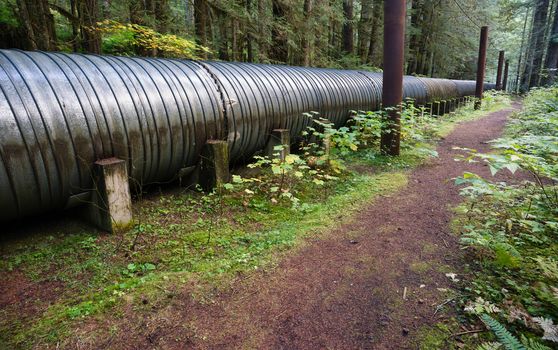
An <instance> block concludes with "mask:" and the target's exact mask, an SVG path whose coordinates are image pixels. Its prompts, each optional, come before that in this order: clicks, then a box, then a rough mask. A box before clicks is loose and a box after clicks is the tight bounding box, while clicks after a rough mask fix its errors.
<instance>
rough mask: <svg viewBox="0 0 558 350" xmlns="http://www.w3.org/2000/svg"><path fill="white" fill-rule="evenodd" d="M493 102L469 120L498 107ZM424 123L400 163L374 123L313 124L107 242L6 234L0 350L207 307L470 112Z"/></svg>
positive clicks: (338, 217)
mask: <svg viewBox="0 0 558 350" xmlns="http://www.w3.org/2000/svg"><path fill="white" fill-rule="evenodd" d="M495 99H496V100H495V102H493V103H492V106H491V107H488V106H487V107H486V108H485V109H484V112H482V113H481V112H478V113H477V112H474V113H473V115H474V118H477V117H480V116H482V115H483V114H486V113H487V111H490V110H493V109H496V108H501V107H502V106H504V105H505V104H506V103H507V100H506V98H505V97H503V96H500V97H496V98H495ZM421 114H422V111H421V110H419V109H416V108H414V107H412V106H408V107H407V108H406V109H405V111H404V116H403V122H404V127H403V135H402V155H401V157H399V158H392V157H386V156H382V155H380V154H379V153H378V152H377V151H376V150H377V146H378V145H377V143H378V140H377V136H378V135H379V128H380V127H381V115H380V114H377V113H361V114H357V115H356V116H355V121H354V122H353V124H352V126H351V125H350V126H348V127H346V128H340V129H333V127H332V126H331V125H329V124H328V123H327V121H324V122H319V121H318V122H317V124H315V125H314V126H313V127H311V128H309V129H308V130H307V131H306V133H307V134H306V135H304V136H306V138H305V140H306V141H304V142H303V143H302V145H301V150H302V151H301V153H300V154H296V155H295V154H293V155H289V156H287V157H286V158H285V159H284V160H283V161H281V160H277V159H275V158H267V157H257V158H256V159H255V160H254V162H253V163H252V164H251V165H250V166H249V167H250V168H251V170H250V171H248V172H247V171H241V172H240V173H239V174H236V175H235V176H233V178H232V181H231V182H230V183H228V184H226V185H225V186H223V188H222V189H221V190H219V191H215V192H212V193H209V194H204V193H202V192H200V191H198V190H196V189H181V188H179V189H176V188H174V189H163V190H161V193H159V194H154V193H151V194H144V195H143V196H140V198H139V199H138V200H137V201H136V202H135V203H134V211H135V218H136V223H135V225H134V227H133V229H131V230H129V231H127V232H124V233H121V234H118V235H109V234H105V233H102V232H98V231H96V230H94V229H91V228H90V227H88V226H86V225H85V224H83V223H81V222H79V221H75V220H74V219H71V218H68V217H58V218H54V219H52V221H49V223H48V224H45V225H43V224H41V225H39V224H37V225H33V224H30V225H29V226H25V225H24V228H23V229H22V228H18V229H17V230H15V229H14V230H15V231H18V230H20V232H15V233H14V234H12V235H11V236H12V237H11V238H9V239H7V240H5V241H3V242H2V250H1V252H2V259H1V260H0V271H1V272H2V274H3V276H4V277H5V282H6V283H5V285H6V287H5V288H7V289H8V290H15V291H18V292H21V286H22V285H23V286H26V287H24V288H23V289H24V290H25V293H27V295H28V296H27V298H28V300H27V301H26V302H25V307H24V308H22V305H21V304H11V305H9V304H8V305H6V306H4V307H3V308H2V310H0V347H5V348H31V347H44V346H45V344H46V345H48V344H51V345H50V346H53V344H57V343H61V344H66V343H65V341H67V339H69V338H71V337H72V335H73V333H74V331H75V329H76V327H79V326H80V325H83V324H86V323H87V322H99V323H102V322H104V319H107V318H108V316H109V315H110V317H111V318H115V319H118V318H123V317H125V316H124V312H123V310H124V308H125V306H126V305H129V304H130V303H131V304H132V305H133V309H134V312H135V313H139V314H141V313H142V312H153V309H157V308H161V307H163V306H164V305H166V304H168V302H169V300H171V299H172V297H173V296H176V295H178V294H180V293H181V292H183V291H184V290H185V289H189V290H191V292H190V294H189V295H191V297H193V298H195V299H196V300H197V301H199V302H204V300H206V299H207V300H210V299H211V293H213V292H211V291H214V290H215V289H217V290H219V289H221V288H224V289H226V288H227V286H228V284H229V283H230V281H231V280H233V279H234V278H236V277H237V276H239V275H246V274H250V273H251V271H255V270H258V269H262V268H265V269H270V268H272V267H273V266H274V264H275V263H276V262H277V261H279V260H280V258H281V256H282V255H283V254H287V253H289V254H290V253H292V252H293V251H295V250H296V249H298V248H299V247H301V246H303V245H304V244H307V241H306V240H305V238H307V237H312V238H319V237H320V236H322V235H327V234H328V232H330V231H331V229H332V228H334V227H336V226H338V225H340V224H342V223H344V222H347V221H350V220H351V216H352V214H353V213H354V212H356V211H358V210H359V209H361V208H362V207H363V206H364V205H366V204H367V203H370V202H371V201H372V200H373V199H374V198H375V197H377V196H378V195H387V194H390V193H395V192H396V191H398V190H400V189H402V188H403V187H404V186H405V185H406V183H407V170H408V169H411V168H412V167H414V166H416V165H418V164H420V163H422V162H424V161H425V160H426V159H428V158H429V157H433V156H436V152H435V146H434V143H435V141H436V140H437V139H438V138H439V137H440V130H442V131H443V130H449V128H450V126H451V125H454V124H455V123H456V122H459V121H462V120H470V119H471V118H473V117H471V114H472V113H471V107H470V106H468V107H465V108H463V109H461V110H459V111H458V112H456V113H455V114H454V115H451V116H449V115H446V116H443V117H440V118H427V117H425V116H422V115H421ZM448 120H449V121H448ZM278 151H280V150H278ZM247 174H250V175H247ZM3 281H4V280H3ZM147 301H148V302H149V303H148V305H147ZM109 328H110V329H115V328H116V329H117V328H118V325H112V326H111V327H109ZM94 333H95V332H90V336H94ZM98 336H99V337H103V334H99V335H98Z"/></svg>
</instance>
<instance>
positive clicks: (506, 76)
mask: <svg viewBox="0 0 558 350" xmlns="http://www.w3.org/2000/svg"><path fill="white" fill-rule="evenodd" d="M509 68H510V60H506V64H505V66H504V81H503V82H502V90H504V91H507V88H508V70H509Z"/></svg>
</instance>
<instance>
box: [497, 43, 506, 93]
mask: <svg viewBox="0 0 558 350" xmlns="http://www.w3.org/2000/svg"><path fill="white" fill-rule="evenodd" d="M504 54H505V53H504V51H500V54H499V55H498V70H497V71H496V90H502V68H504Z"/></svg>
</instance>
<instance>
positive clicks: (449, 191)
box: [112, 104, 519, 349]
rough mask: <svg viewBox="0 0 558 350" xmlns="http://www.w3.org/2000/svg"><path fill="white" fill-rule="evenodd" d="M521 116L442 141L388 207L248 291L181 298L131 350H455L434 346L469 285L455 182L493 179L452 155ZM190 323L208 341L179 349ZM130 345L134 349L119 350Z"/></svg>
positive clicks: (261, 277)
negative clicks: (463, 278) (461, 287)
mask: <svg viewBox="0 0 558 350" xmlns="http://www.w3.org/2000/svg"><path fill="white" fill-rule="evenodd" d="M517 108H519V105H518V104H514V106H513V108H511V109H505V110H501V111H498V112H494V113H491V114H489V115H488V116H486V117H484V118H482V119H480V120H476V121H472V122H466V123H463V124H461V125H459V126H458V127H457V128H456V129H455V130H454V131H453V132H452V133H451V134H450V135H449V136H448V137H447V138H445V139H444V140H442V141H441V142H440V144H439V146H438V148H437V151H438V154H439V157H438V158H436V159H434V160H432V161H430V162H428V163H427V164H425V165H422V166H420V167H419V168H417V169H416V170H415V171H413V172H412V173H411V174H410V178H409V182H408V185H407V186H406V187H404V188H402V189H401V190H400V191H398V192H396V193H394V194H392V195H387V196H380V198H378V199H376V200H375V201H374V202H373V203H372V204H371V205H370V206H368V207H365V208H364V209H363V210H362V211H360V212H359V213H358V214H356V215H355V216H354V217H353V218H352V219H351V221H350V223H347V224H344V225H342V226H340V227H337V228H335V229H334V230H333V231H332V232H331V233H330V234H328V235H327V236H326V237H320V238H319V239H316V240H313V241H311V243H310V244H308V245H307V246H305V247H304V248H302V249H301V250H299V251H297V252H296V254H295V255H292V256H289V257H287V258H285V259H284V260H283V261H282V262H280V263H279V265H278V266H277V267H276V268H274V269H272V270H271V271H262V272H258V273H254V274H252V275H250V276H249V278H246V279H242V280H239V281H237V283H236V284H234V285H232V286H231V287H230V288H228V289H227V290H226V291H224V292H220V293H219V294H218V295H215V296H213V297H212V298H211V300H209V301H207V302H204V303H199V302H194V301H193V300H192V299H191V298H190V296H189V292H187V293H186V294H185V295H184V298H180V297H179V298H175V302H173V303H172V304H171V305H169V306H168V309H167V311H168V312H167V313H165V314H166V317H168V319H166V320H164V318H160V317H161V315H159V321H163V322H161V324H160V325H159V327H158V329H157V332H155V333H154V334H152V335H150V336H147V337H144V338H143V339H142V340H141V341H140V342H139V343H136V344H134V346H132V347H137V348H144V347H146V348H147V347H150V346H155V347H158V346H161V347H163V348H167V347H168V348H172V347H173V346H176V347H178V348H207V349H219V348H244V349H252V348H259V349H357V348H358V349H416V348H424V349H429V348H430V346H436V347H437V346H441V347H440V348H450V347H454V345H452V344H450V343H449V342H455V341H456V339H453V338H454V337H452V334H446V335H442V337H445V338H446V339H442V341H446V340H447V341H448V343H446V344H445V345H443V344H441V342H440V339H435V340H431V339H430V340H429V339H428V338H429V337H431V336H432V334H431V331H430V328H432V327H434V328H435V327H436V325H437V324H440V323H444V322H447V323H449V324H452V323H454V320H453V316H454V313H453V312H452V308H451V306H450V305H449V304H451V301H452V299H453V298H452V293H453V290H454V288H455V287H456V286H455V284H454V283H453V282H452V279H451V278H449V277H447V276H446V273H456V274H457V275H458V276H459V274H460V271H462V267H463V264H464V262H465V260H464V257H463V253H462V252H461V250H460V248H459V242H458V241H459V238H458V236H457V235H455V234H454V233H452V229H451V220H452V215H453V211H452V210H453V208H454V207H455V206H456V205H457V204H458V203H459V202H460V200H461V198H460V196H459V194H458V190H459V189H458V187H456V186H455V185H454V184H453V181H452V178H455V177H457V176H460V175H462V174H463V172H465V171H469V172H474V173H477V174H480V175H481V176H490V172H489V170H488V168H487V167H486V166H485V165H484V164H482V163H466V162H458V161H455V158H456V156H457V155H458V154H460V153H461V152H460V151H458V150H455V149H454V147H466V148H473V149H477V150H479V151H488V150H489V146H488V145H487V143H486V142H487V141H489V140H492V139H494V138H497V137H498V136H499V135H500V134H501V132H502V130H503V128H504V126H505V123H506V119H507V117H508V116H509V115H510V113H512V112H513V111H514V110H516V109H517ZM444 306H450V307H448V308H446V307H444ZM154 321H156V320H155V319H152V320H151V322H154ZM132 322H133V321H132ZM179 324H180V325H179ZM185 324H186V325H188V328H189V329H191V330H203V334H204V335H203V336H201V337H194V338H189V339H188V341H187V342H186V343H184V342H182V341H181V340H179V341H176V340H178V339H184V338H183V332H184V327H182V325H185ZM131 325H132V324H131ZM449 328H451V327H449ZM460 331H462V329H456V333H457V332H460ZM137 339H138V338H137ZM122 340H123V339H122ZM138 340H139V339H138ZM457 341H458V340H457ZM428 342H432V343H431V344H429V343H428ZM442 343H443V342H442ZM130 345H131V344H130V342H129V340H126V341H124V340H123V341H122V342H121V343H120V342H118V341H115V342H113V343H112V346H115V347H116V348H120V347H123V348H126V347H128V346H130Z"/></svg>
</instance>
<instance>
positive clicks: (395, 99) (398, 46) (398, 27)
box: [380, 0, 406, 156]
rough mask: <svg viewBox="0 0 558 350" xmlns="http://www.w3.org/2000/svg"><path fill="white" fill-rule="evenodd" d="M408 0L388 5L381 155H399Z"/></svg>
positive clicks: (385, 4) (385, 17)
mask: <svg viewBox="0 0 558 350" xmlns="http://www.w3.org/2000/svg"><path fill="white" fill-rule="evenodd" d="M405 10H406V1H405V0H390V1H385V2H384V59H383V62H384V74H383V89H382V104H383V106H384V108H386V109H388V110H387V115H388V118H387V123H386V124H387V125H385V126H384V128H383V130H382V137H381V143H380V149H381V152H382V153H384V154H388V155H392V156H398V155H399V143H400V132H401V119H400V117H401V102H402V100H403V64H404V61H403V54H404V48H405Z"/></svg>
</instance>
